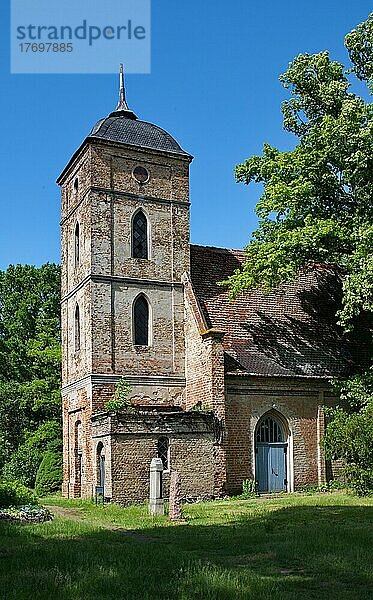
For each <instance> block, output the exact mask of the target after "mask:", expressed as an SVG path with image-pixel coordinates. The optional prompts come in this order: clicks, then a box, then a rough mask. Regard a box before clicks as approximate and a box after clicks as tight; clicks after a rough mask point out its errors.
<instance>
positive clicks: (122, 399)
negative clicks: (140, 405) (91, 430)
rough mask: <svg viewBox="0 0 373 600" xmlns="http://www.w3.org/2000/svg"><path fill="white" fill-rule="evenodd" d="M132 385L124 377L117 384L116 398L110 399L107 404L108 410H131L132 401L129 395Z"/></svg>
mask: <svg viewBox="0 0 373 600" xmlns="http://www.w3.org/2000/svg"><path fill="white" fill-rule="evenodd" d="M131 389H132V388H131V386H130V384H129V383H127V381H126V380H125V379H124V377H122V378H121V379H120V380H119V382H118V383H117V385H116V388H115V394H114V398H112V399H111V400H108V401H107V402H106V404H105V408H106V410H109V411H113V412H115V411H117V410H131V409H132V406H131V402H130V400H129V395H130V393H131Z"/></svg>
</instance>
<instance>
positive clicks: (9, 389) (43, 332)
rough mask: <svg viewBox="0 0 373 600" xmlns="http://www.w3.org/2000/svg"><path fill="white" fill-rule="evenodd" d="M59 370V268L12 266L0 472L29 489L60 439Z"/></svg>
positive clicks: (3, 295)
mask: <svg viewBox="0 0 373 600" xmlns="http://www.w3.org/2000/svg"><path fill="white" fill-rule="evenodd" d="M60 371H61V348H60V268H59V266H57V265H54V264H46V265H43V266H42V267H40V268H36V267H33V266H28V265H26V266H21V265H17V266H13V265H11V266H10V267H9V268H8V269H7V270H6V271H1V272H0V443H1V444H2V453H1V456H0V470H1V469H3V468H5V465H6V468H5V470H6V471H7V474H8V475H9V476H12V477H15V476H16V474H18V475H17V476H19V475H22V477H21V479H23V480H24V481H25V482H27V484H28V485H33V484H34V482H35V475H36V470H37V468H38V466H39V464H40V462H41V460H42V453H43V451H44V450H45V448H46V447H48V444H49V443H50V442H51V440H50V439H49V438H50V437H51V436H53V435H54V436H55V437H56V439H60V437H61V433H60V419H61V401H60ZM48 423H49V425H48ZM48 428H49V438H48V435H46V437H45V439H43V435H44V434H46V429H48ZM43 432H44V434H43ZM47 438H48V440H47ZM43 448H44V449H43ZM22 457H23V458H22Z"/></svg>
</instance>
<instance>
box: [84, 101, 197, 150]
mask: <svg viewBox="0 0 373 600" xmlns="http://www.w3.org/2000/svg"><path fill="white" fill-rule="evenodd" d="M127 115H128V112H127V114H126V111H120V110H118V111H114V112H113V113H111V114H110V115H109V116H108V117H106V118H105V119H101V120H100V121H98V122H97V123H96V125H95V126H94V128H93V129H92V131H91V133H90V134H89V137H90V138H99V139H102V140H109V141H111V142H117V143H120V144H129V145H130V146H137V147H140V148H151V149H153V150H161V151H162V152H172V153H173V154H181V155H183V156H189V155H188V153H187V152H185V151H184V150H183V149H182V148H181V147H180V146H179V144H178V143H177V141H176V140H174V138H173V137H172V136H171V135H170V134H169V133H167V131H165V130H164V129H161V127H158V126H157V125H153V124H152V123H147V122H146V121H139V120H138V119H137V118H136V117H135V118H133V117H132V116H127Z"/></svg>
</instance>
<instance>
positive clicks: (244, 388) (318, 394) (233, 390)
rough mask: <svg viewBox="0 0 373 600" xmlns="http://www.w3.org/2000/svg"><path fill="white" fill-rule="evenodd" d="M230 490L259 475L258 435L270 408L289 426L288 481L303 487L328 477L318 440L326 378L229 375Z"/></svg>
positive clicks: (228, 459)
mask: <svg viewBox="0 0 373 600" xmlns="http://www.w3.org/2000/svg"><path fill="white" fill-rule="evenodd" d="M226 386H227V392H226V427H227V490H228V491H229V492H230V493H237V492H239V491H240V490H241V487H242V481H243V480H244V479H252V478H254V477H255V452H254V434H255V428H256V425H257V423H258V421H259V419H260V418H261V417H262V416H263V415H264V414H265V413H267V412H271V413H272V414H274V415H275V416H277V417H278V418H280V420H282V421H283V422H284V423H285V427H286V426H287V428H288V432H286V435H287V433H288V434H289V435H288V440H287V441H288V443H289V447H288V480H289V484H293V485H294V489H299V488H301V487H303V486H307V485H317V484H318V483H321V482H322V481H324V480H325V461H324V459H323V456H322V452H320V448H319V445H318V441H319V440H320V439H321V436H322V431H323V419H324V417H323V411H322V410H321V409H320V406H321V405H322V404H323V401H324V398H323V391H324V390H325V389H328V384H327V383H326V382H323V381H322V380H321V381H320V380H319V381H317V380H306V379H302V378H299V379H298V380H297V379H288V378H277V377H276V378H275V377H274V378H265V377H263V378H258V377H231V378H229V379H228V380H227V384H226ZM291 479H292V481H290V480H291Z"/></svg>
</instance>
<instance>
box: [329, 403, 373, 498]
mask: <svg viewBox="0 0 373 600" xmlns="http://www.w3.org/2000/svg"><path fill="white" fill-rule="evenodd" d="M327 414H328V416H329V418H331V421H330V423H329V424H328V425H327V428H326V432H325V438H324V449H325V456H326V458H327V459H332V460H333V459H342V461H343V464H344V468H343V472H342V473H343V476H344V477H345V479H346V482H347V483H348V485H349V487H351V488H352V489H353V490H354V491H355V492H356V493H357V494H358V495H359V496H364V495H366V494H371V493H372V492H373V402H371V403H369V404H368V405H367V406H366V407H365V408H363V409H362V410H360V412H357V413H350V414H349V413H347V412H345V411H344V410H342V409H341V408H337V409H329V410H328V412H327Z"/></svg>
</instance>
